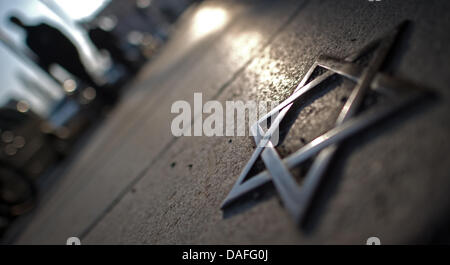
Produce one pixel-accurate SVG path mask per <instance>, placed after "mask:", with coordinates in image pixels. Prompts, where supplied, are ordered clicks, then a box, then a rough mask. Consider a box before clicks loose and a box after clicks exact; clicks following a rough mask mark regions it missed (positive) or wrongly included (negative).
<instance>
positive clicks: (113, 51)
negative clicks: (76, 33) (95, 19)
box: [89, 25, 138, 72]
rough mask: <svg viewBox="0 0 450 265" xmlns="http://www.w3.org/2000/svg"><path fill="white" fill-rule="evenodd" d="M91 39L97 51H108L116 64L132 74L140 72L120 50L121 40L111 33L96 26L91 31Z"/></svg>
mask: <svg viewBox="0 0 450 265" xmlns="http://www.w3.org/2000/svg"><path fill="white" fill-rule="evenodd" d="M89 38H90V39H91V41H92V43H93V44H94V45H95V46H96V47H97V49H99V50H106V51H108V53H109V55H110V56H111V59H112V60H113V62H114V63H119V64H121V65H123V66H124V67H126V68H127V70H128V71H130V72H136V71H137V70H138V67H137V66H136V65H135V63H134V62H133V61H131V60H129V59H128V58H127V57H126V55H125V52H124V51H123V50H122V49H121V48H120V40H119V39H118V38H117V37H116V36H115V35H114V34H113V33H112V32H111V31H108V30H105V29H103V28H102V27H100V26H99V25H95V26H93V27H92V28H90V29H89Z"/></svg>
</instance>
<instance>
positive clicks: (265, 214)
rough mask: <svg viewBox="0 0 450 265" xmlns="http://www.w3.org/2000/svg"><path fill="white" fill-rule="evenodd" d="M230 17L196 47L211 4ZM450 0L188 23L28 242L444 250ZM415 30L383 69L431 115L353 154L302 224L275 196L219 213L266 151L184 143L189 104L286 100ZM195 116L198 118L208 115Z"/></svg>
mask: <svg viewBox="0 0 450 265" xmlns="http://www.w3.org/2000/svg"><path fill="white" fill-rule="evenodd" d="M208 7H214V8H223V10H226V12H227V18H228V19H227V21H226V23H225V24H224V25H223V27H222V28H221V29H219V30H218V31H217V32H215V33H213V34H211V35H209V36H205V37H202V38H200V37H197V38H196V37H195V34H193V33H192V28H191V27H192V25H193V24H195V14H196V12H198V10H201V9H202V8H208ZM448 10H450V3H449V2H448V1H400V0H396V1H394V0H391V1H381V2H368V1H363V0H351V1H331V0H329V1H325V0H323V1H268V0H265V1H225V2H215V1H206V2H203V3H201V4H200V5H199V6H197V7H194V8H192V9H190V10H188V12H187V13H186V14H184V16H183V17H182V18H181V20H180V21H179V23H178V24H179V26H178V28H177V29H176V31H175V33H174V35H173V37H172V39H171V40H170V42H169V43H168V44H167V46H166V47H164V49H163V50H162V51H161V53H160V54H159V56H158V57H157V58H155V59H154V60H152V61H151V62H150V63H149V65H148V66H147V67H145V68H144V69H143V70H142V71H141V73H140V75H139V76H138V78H137V80H135V82H134V83H133V84H132V85H131V86H130V88H129V91H128V94H127V95H126V97H125V98H124V99H123V100H122V101H121V103H120V104H119V105H118V106H117V108H116V109H115V110H114V111H113V113H112V114H111V115H110V117H109V118H108V120H107V121H106V122H105V124H103V125H102V126H101V127H100V128H99V130H98V131H97V132H96V133H95V134H94V135H93V136H92V137H91V138H90V139H89V142H88V143H87V144H86V146H85V147H84V149H83V150H82V151H81V152H80V153H79V154H77V156H76V157H75V158H74V161H73V162H72V163H71V164H70V165H69V166H68V168H66V169H65V170H64V171H63V172H62V173H60V176H58V181H57V182H56V183H55V184H54V185H53V186H52V189H51V191H50V192H49V193H48V194H47V195H46V196H45V199H44V200H43V201H42V203H41V204H40V206H39V207H38V209H37V210H36V211H35V213H34V214H33V216H32V219H31V222H30V224H29V225H28V226H27V227H26V229H25V231H23V233H21V235H20V236H19V238H18V239H17V241H16V243H18V244H47V243H54V244H64V242H65V240H66V239H67V238H68V237H71V236H79V237H81V240H82V242H83V243H85V244H94V243H95V244H99V243H100V244H104V243H113V244H126V243H130V244H142V243H145V244H185V243H195V244H200V243H213V244H216V243H217V244H224V243H242V244H247V243H248V244H261V243H289V244H291V243H292V244H309V243H313V244H326V243H338V244H348V243H351V244H364V243H365V240H366V239H367V238H368V237H370V236H377V237H379V238H380V239H381V240H382V242H383V243H386V244H390V243H424V242H430V241H432V240H436V237H437V234H439V233H441V231H442V230H441V227H442V226H443V224H445V221H446V220H447V219H446V218H447V216H448V213H449V211H448V210H449V206H450V205H449V204H450V200H448V195H447V194H448V192H449V190H450V179H449V178H448V177H449V173H448V172H449V165H450V157H449V156H448V155H447V154H448V150H449V147H450V144H449V140H448V135H449V133H450V118H449V115H448V114H449V113H450V104H449V102H448V100H449V91H450V90H449V88H450V75H448V71H449V70H450V61H449V60H448V59H449V58H450V49H448V43H449V40H450V39H449V38H450V36H449V34H448V32H450V17H449V16H448ZM405 19H408V20H410V21H411V25H410V26H409V28H408V30H407V32H406V34H404V35H402V37H401V38H400V40H399V45H398V47H397V48H396V50H395V52H394V53H392V55H391V56H390V58H389V59H390V60H389V63H388V64H386V65H385V66H384V67H383V69H382V70H383V71H384V72H387V73H389V74H392V75H394V76H396V77H401V78H404V79H408V80H411V81H413V82H415V83H418V84H422V85H424V86H427V87H430V88H432V89H433V90H434V91H435V94H436V98H435V99H433V100H429V101H424V102H422V103H420V104H419V103H418V104H417V105H415V106H413V107H411V108H408V109H407V110H405V111H403V112H401V113H399V114H398V115H395V116H393V117H391V118H390V119H388V120H386V121H385V122H381V123H379V124H377V125H376V126H374V127H372V128H371V129H370V130H367V131H365V132H363V133H360V134H358V135H357V136H354V137H352V138H351V139H349V140H348V141H346V142H345V145H343V147H342V148H341V149H340V151H339V153H338V157H337V159H335V161H334V163H333V165H332V166H331V168H330V170H329V172H328V174H327V179H326V180H327V181H326V182H325V183H324V187H323V189H322V190H321V192H320V194H319V195H318V196H317V199H316V200H315V202H314V207H313V209H312V211H311V214H310V216H309V218H308V222H307V225H306V227H304V228H298V227H297V226H296V224H295V223H294V222H293V221H292V219H291V218H290V216H289V214H288V213H287V211H285V209H284V208H283V206H282V204H281V203H280V200H279V198H278V196H277V195H276V192H273V189H272V191H270V190H269V191H268V193H269V194H268V195H267V196H263V197H264V199H257V198H256V199H254V200H256V203H254V205H252V206H251V207H248V209H242V211H240V212H238V213H235V214H233V215H231V216H224V214H223V212H222V211H221V210H220V205H221V203H222V201H223V199H224V198H225V197H226V195H227V194H228V192H229V191H230V190H231V187H232V186H233V185H234V183H235V181H236V179H237V177H238V176H239V174H240V172H241V171H242V169H243V167H244V166H245V164H246V163H247V161H248V159H249V158H250V156H251V154H252V152H253V150H254V142H253V141H252V139H251V138H249V137H204V136H202V137H179V138H176V137H173V136H172V134H171V131H170V123H171V121H172V119H173V118H174V117H175V114H171V113H170V107H171V105H172V103H173V102H175V101H177V100H186V101H188V102H190V103H192V102H193V93H194V92H202V93H203V101H206V100H210V99H215V100H219V101H221V102H224V101H226V100H248V99H258V100H278V101H282V100H283V99H285V98H287V97H288V96H289V95H290V94H291V93H292V91H293V89H294V88H295V85H296V84H297V83H298V82H299V81H300V80H301V79H302V77H303V75H304V74H305V73H306V71H307V70H308V69H309V68H310V67H311V65H312V64H313V62H314V61H315V60H316V59H317V57H318V56H319V55H321V54H327V55H331V56H334V57H341V58H343V57H345V56H346V55H347V54H349V53H351V52H353V51H356V50H358V49H359V48H361V47H362V46H363V45H364V44H366V43H367V42H369V41H371V40H373V39H375V38H378V37H380V36H381V35H382V34H383V33H386V32H388V31H389V30H391V29H392V28H393V27H395V26H396V25H397V24H399V23H400V22H401V21H403V20H405ZM351 89H352V84H351V83H349V82H342V83H339V84H338V85H336V86H335V89H332V90H331V91H330V92H329V93H327V94H325V95H324V96H323V97H320V98H318V99H316V100H314V101H313V102H312V103H311V104H309V105H308V106H307V107H306V108H304V109H303V110H302V111H301V112H300V114H299V117H298V119H297V120H296V122H295V124H294V126H293V128H292V129H291V131H290V132H289V134H288V136H287V137H286V140H285V142H284V143H283V145H282V146H280V147H279V148H278V151H279V152H280V154H281V155H282V156H283V157H284V156H286V155H288V154H290V153H292V152H294V151H296V150H297V149H298V148H299V147H301V146H303V145H304V144H305V143H307V142H309V141H311V140H313V139H314V138H315V137H317V136H319V135H320V134H321V133H323V132H325V131H327V130H328V129H330V128H331V127H332V126H333V124H334V121H335V120H336V117H337V115H338V113H339V111H340V108H342V106H343V100H342V99H343V98H345V97H347V96H348V94H349V92H350V90H351ZM197 118H198V117H197Z"/></svg>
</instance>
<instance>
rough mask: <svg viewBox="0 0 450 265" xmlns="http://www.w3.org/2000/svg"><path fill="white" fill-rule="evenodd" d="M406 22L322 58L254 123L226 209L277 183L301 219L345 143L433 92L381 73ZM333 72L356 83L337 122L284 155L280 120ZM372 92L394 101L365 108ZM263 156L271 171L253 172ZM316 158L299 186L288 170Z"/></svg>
mask: <svg viewBox="0 0 450 265" xmlns="http://www.w3.org/2000/svg"><path fill="white" fill-rule="evenodd" d="M405 24H406V23H405V22H404V23H402V24H400V25H399V26H397V27H396V28H395V29H393V30H392V31H391V32H389V33H387V34H386V35H385V36H383V37H382V38H380V39H377V40H375V41H372V42H371V43H369V44H368V45H366V46H365V47H363V48H362V49H361V50H359V51H357V52H355V53H353V54H351V55H350V56H348V57H346V58H345V59H343V60H340V59H333V58H330V57H325V56H320V57H319V59H318V60H317V61H316V62H315V63H314V64H313V66H312V67H311V68H310V70H309V71H308V73H307V74H306V76H305V77H304V78H303V80H302V81H301V82H300V83H299V85H298V86H297V88H296V89H295V91H294V93H293V94H292V95H291V96H290V97H289V98H287V99H286V100H285V101H284V102H283V103H281V104H280V105H279V106H277V107H276V108H275V109H273V110H272V111H270V112H269V113H268V114H267V115H265V116H264V117H262V118H261V119H260V120H259V121H258V122H257V123H255V124H254V125H253V126H252V132H253V135H255V136H254V138H255V142H256V146H257V147H256V150H255V151H254V153H253V155H252V157H251V158H250V160H249V162H248V163H247V165H246V166H245V168H244V169H243V171H242V173H241V175H240V176H239V178H238V180H237V182H236V184H235V185H234V186H233V188H232V190H231V191H230V193H229V194H228V196H227V197H226V199H225V201H224V202H223V204H222V209H225V208H227V207H228V206H230V205H231V204H232V203H233V202H235V201H237V200H238V199H240V198H241V197H243V196H244V195H246V194H248V193H250V192H253V191H255V190H257V189H258V188H261V187H262V186H263V185H265V184H267V183H269V182H272V183H273V184H274V186H275V189H276V191H277V192H278V194H279V196H280V198H281V200H282V202H283V205H284V207H285V208H286V209H287V211H288V212H289V213H290V214H291V215H292V216H293V218H294V220H295V221H296V222H297V223H301V222H302V221H303V219H304V217H305V215H306V212H307V210H308V208H309V205H310V204H311V201H312V198H313V197H314V195H315V193H316V191H317V190H318V187H319V186H320V183H321V180H322V178H323V176H324V173H325V171H326V169H327V167H328V165H329V164H330V161H331V160H332V158H333V156H334V154H335V153H336V150H337V149H338V146H339V144H340V142H341V141H342V140H344V139H346V138H348V137H349V136H352V135H354V134H355V133H357V132H359V131H360V130H362V129H365V128H366V127H368V126H370V125H372V124H374V123H375V122H378V121H380V120H381V119H383V118H385V117H387V116H389V115H391V114H393V113H394V112H395V111H398V110H399V109H400V108H402V107H405V106H406V105H408V104H411V103H412V102H414V101H415V100H417V99H419V98H421V97H422V96H424V94H425V93H428V92H427V91H428V90H427V89H424V88H421V87H418V86H417V85H414V84H412V83H410V82H408V81H405V80H401V79H398V78H393V77H390V76H388V75H386V74H384V73H381V72H379V70H380V68H381V66H382V64H383V62H384V61H385V59H386V57H387V56H388V53H389V51H390V50H391V48H392V46H393V44H394V42H395V40H396V37H397V36H398V34H399V33H400V31H401V29H402V28H403V27H404V26H405ZM369 52H372V53H373V55H372V57H371V58H370V60H369V62H368V64H367V65H364V66H362V65H361V64H358V63H357V61H358V60H361V58H362V57H363V56H364V55H365V54H367V53H369ZM319 67H320V68H323V69H325V72H324V73H322V74H321V75H319V76H317V77H315V78H313V79H312V80H310V79H311V76H312V74H313V72H314V71H315V69H316V68H319ZM334 75H339V76H342V77H344V78H348V79H350V80H351V81H353V82H354V83H356V85H355V87H354V89H353V91H352V92H351V94H350V96H349V98H348V100H347V101H346V102H345V104H344V107H343V108H342V110H341V112H340V114H339V116H338V119H337V121H336V126H335V127H334V128H333V129H331V130H329V131H328V132H326V133H325V134H323V135H321V136H319V137H317V138H316V139H314V140H313V141H311V142H310V143H308V144H306V145H305V146H303V147H302V148H301V149H299V150H298V151H296V152H294V153H293V154H291V155H290V156H288V157H286V158H284V159H281V158H280V156H279V154H278V153H277V151H276V149H275V148H274V145H273V143H272V140H273V139H272V137H273V134H274V132H275V130H276V129H278V128H279V125H280V123H281V121H282V120H283V118H284V117H285V116H286V114H287V113H288V111H289V110H290V109H291V107H292V106H293V105H294V103H295V102H298V100H301V99H304V98H305V97H307V95H306V94H307V92H309V91H311V90H313V89H314V88H316V87H317V86H318V85H319V84H321V83H322V82H324V81H325V80H327V79H329V78H330V77H332V76H334ZM308 81H309V82H308ZM371 91H373V92H375V93H379V94H382V95H383V96H385V97H386V98H387V99H388V102H389V104H385V105H382V106H375V107H372V108H371V110H370V111H369V110H366V111H364V112H362V113H360V112H361V111H360V108H361V105H362V103H363V101H364V99H365V97H366V96H367V94H368V92H371ZM378 105H380V104H378ZM269 119H270V125H269V128H268V129H267V130H266V131H264V130H263V128H262V127H261V124H262V123H263V122H265V121H268V120H269ZM259 157H261V158H262V161H263V162H264V165H265V167H266V170H265V171H263V172H261V173H259V174H257V175H256V176H253V177H249V173H250V170H251V169H252V167H253V165H254V164H255V162H256V161H257V159H258V158H259ZM312 158H313V159H314V160H313V163H312V166H311V167H310V168H309V170H308V172H307V174H306V176H305V177H304V181H303V183H302V185H301V186H299V185H298V184H297V182H296V181H295V179H294V178H293V176H292V175H291V173H290V172H289V170H290V169H292V168H294V167H296V166H299V165H300V164H301V163H303V162H305V161H306V160H308V159H312Z"/></svg>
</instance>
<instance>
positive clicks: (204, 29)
mask: <svg viewBox="0 0 450 265" xmlns="http://www.w3.org/2000/svg"><path fill="white" fill-rule="evenodd" d="M227 21H228V15H227V12H226V11H225V10H224V9H222V8H218V7H205V8H203V9H201V10H199V11H198V12H197V14H196V15H195V18H194V28H193V29H194V34H195V35H196V36H197V37H202V36H205V35H207V34H210V33H213V32H215V31H217V30H219V29H221V28H222V27H223V26H224V25H225V24H226V22H227Z"/></svg>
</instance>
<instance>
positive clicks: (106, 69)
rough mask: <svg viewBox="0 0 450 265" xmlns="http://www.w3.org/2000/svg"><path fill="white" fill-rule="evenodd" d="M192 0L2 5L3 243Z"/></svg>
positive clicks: (28, 0)
mask: <svg viewBox="0 0 450 265" xmlns="http://www.w3.org/2000/svg"><path fill="white" fill-rule="evenodd" d="M194 2H196V1H194V0H135V1H134V0H133V1H112V0H81V1H73V0H17V1H0V57H1V58H2V60H1V61H0V77H1V80H2V85H1V87H0V236H1V235H2V234H3V233H4V232H5V231H7V229H8V227H9V226H10V225H11V224H12V223H13V222H14V220H15V219H16V218H17V217H18V216H20V215H23V214H24V213H26V212H28V211H30V210H31V209H32V208H33V206H34V205H35V202H36V198H37V197H38V196H40V193H42V192H45V188H43V186H42V185H40V183H42V182H45V181H43V180H42V179H43V178H45V175H46V173H47V172H49V171H50V170H52V169H53V168H54V167H55V165H57V164H58V163H60V162H61V161H62V160H63V159H65V158H66V157H67V156H69V155H70V153H71V152H72V150H73V149H74V147H75V146H76V145H77V141H79V139H80V138H81V137H82V136H83V135H84V134H85V133H86V131H88V130H89V129H91V128H93V127H94V125H96V124H98V123H99V122H100V121H101V119H102V118H103V117H104V116H105V115H107V113H108V112H109V111H110V110H111V109H112V107H113V106H114V105H115V104H116V103H117V101H118V100H120V97H121V94H122V93H123V92H124V90H125V89H126V84H127V83H128V82H129V81H130V80H132V78H133V77H134V76H135V74H136V73H137V72H138V71H139V69H140V68H141V67H142V66H143V65H144V64H145V63H146V62H148V61H149V60H151V59H152V57H153V56H154V55H155V54H156V53H157V52H158V49H159V48H160V47H161V46H162V45H164V43H165V42H166V41H167V40H168V39H169V38H170V34H171V30H172V28H171V27H172V25H173V23H174V22H176V20H177V19H178V17H179V16H180V15H181V14H182V13H183V11H184V10H186V9H187V8H188V7H189V6H190V5H191V4H192V3H194Z"/></svg>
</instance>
